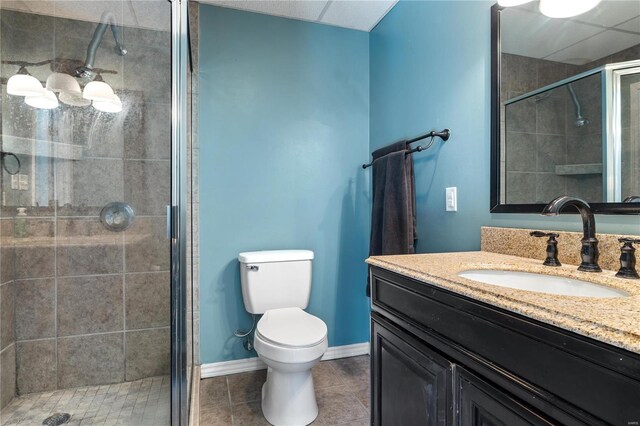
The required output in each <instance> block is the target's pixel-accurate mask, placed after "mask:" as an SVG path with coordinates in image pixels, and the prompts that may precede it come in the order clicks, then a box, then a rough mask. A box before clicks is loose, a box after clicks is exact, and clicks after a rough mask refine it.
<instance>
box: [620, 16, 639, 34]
mask: <svg viewBox="0 0 640 426" xmlns="http://www.w3.org/2000/svg"><path fill="white" fill-rule="evenodd" d="M616 28H620V29H621V30H625V31H633V32H636V33H640V16H636V17H635V18H633V19H631V20H629V21H627V22H625V23H624V24H621V25H618V26H617V27H616Z"/></svg>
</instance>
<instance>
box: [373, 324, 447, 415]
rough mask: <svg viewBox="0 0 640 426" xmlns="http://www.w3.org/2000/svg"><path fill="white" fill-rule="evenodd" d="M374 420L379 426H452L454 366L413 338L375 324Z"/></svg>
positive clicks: (395, 329)
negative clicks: (452, 372)
mask: <svg viewBox="0 0 640 426" xmlns="http://www.w3.org/2000/svg"><path fill="white" fill-rule="evenodd" d="M372 351H373V356H372V370H371V374H372V389H371V390H372V420H373V424H374V425H379V426H393V425H402V426H412V425H420V426H431V425H433V426H435V425H450V424H451V419H452V412H453V409H452V398H451V397H452V394H453V392H452V385H451V384H452V380H451V377H452V376H451V364H450V363H449V362H448V361H447V360H446V359H444V358H443V357H442V356H440V355H438V354H437V353H435V352H433V351H431V350H430V349H429V348H428V347H427V346H426V345H424V344H423V343H420V342H419V341H418V340H416V339H415V338H413V337H412V336H411V335H409V334H407V333H404V332H402V331H401V330H400V329H398V328H396V327H393V326H391V325H390V324H385V325H384V326H383V325H382V324H380V323H378V322H376V321H375V320H374V321H372Z"/></svg>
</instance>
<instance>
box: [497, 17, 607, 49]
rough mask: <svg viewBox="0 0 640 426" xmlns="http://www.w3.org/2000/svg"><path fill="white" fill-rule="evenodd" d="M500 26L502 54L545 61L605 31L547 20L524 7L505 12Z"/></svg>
mask: <svg viewBox="0 0 640 426" xmlns="http://www.w3.org/2000/svg"><path fill="white" fill-rule="evenodd" d="M500 24H501V43H502V50H503V52H506V53H511V54H514V55H522V56H529V57H531V58H544V57H546V56H548V55H551V54H552V53H554V52H557V51H559V50H562V49H564V48H566V47H568V46H571V45H573V44H574V43H577V42H579V41H581V40H584V39H586V38H588V37H592V36H594V35H596V34H597V33H599V32H602V29H601V28H598V27H595V26H591V25H586V24H581V23H578V22H574V21H571V20H565V19H553V18H548V17H546V16H544V15H541V14H539V13H532V12H530V11H527V10H523V9H521V8H513V9H505V10H504V11H503V12H502V17H501V19H500Z"/></svg>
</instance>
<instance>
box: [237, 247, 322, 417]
mask: <svg viewBox="0 0 640 426" xmlns="http://www.w3.org/2000/svg"><path fill="white" fill-rule="evenodd" d="M238 260H239V261H240V281H241V283H242V298H243V300H244V307H245V309H246V310H247V311H248V312H249V313H252V314H264V315H263V316H262V318H261V319H260V321H258V325H257V326H256V333H255V337H254V339H253V345H254V348H255V350H256V352H257V353H258V356H259V357H260V359H262V361H264V363H265V364H267V368H268V369H267V381H266V382H265V383H264V385H262V413H263V414H264V417H265V418H266V419H267V421H268V422H269V423H271V424H272V425H276V426H289V425H292V426H293V425H295V426H299V425H307V424H309V423H311V422H313V420H315V418H316V417H317V416H318V404H317V403H316V395H315V391H314V387H313V377H312V375H311V368H313V366H315V365H316V364H317V363H318V362H319V361H320V359H321V358H322V355H323V354H324V353H325V351H326V350H327V346H328V343H327V325H326V324H325V323H324V321H322V320H321V319H320V318H317V317H315V316H313V315H311V314H308V313H307V312H305V311H304V310H303V309H305V308H306V307H307V305H308V304H309V296H310V295H311V262H312V260H313V252H312V251H309V250H272V251H254V252H246V253H240V254H239V255H238Z"/></svg>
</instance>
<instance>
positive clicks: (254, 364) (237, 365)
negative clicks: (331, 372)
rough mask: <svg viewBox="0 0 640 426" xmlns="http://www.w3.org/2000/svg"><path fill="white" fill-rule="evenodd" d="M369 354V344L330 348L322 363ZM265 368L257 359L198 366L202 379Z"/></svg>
mask: <svg viewBox="0 0 640 426" xmlns="http://www.w3.org/2000/svg"><path fill="white" fill-rule="evenodd" d="M368 353H369V342H364V343H355V344H353V345H344V346H332V347H330V348H328V349H327V351H326V352H325V353H324V356H323V357H322V360H323V361H326V360H329V359H337V358H348V357H352V356H358V355H366V354H368ZM265 368H267V366H266V365H265V363H264V362H262V360H261V359H260V358H258V357H254V358H245V359H238V360H233V361H223V362H214V363H211V364H202V365H201V366H200V377H201V378H203V379H206V378H209V377H216V376H226V375H228V374H237V373H244V372H247V371H255V370H262V369H265Z"/></svg>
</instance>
